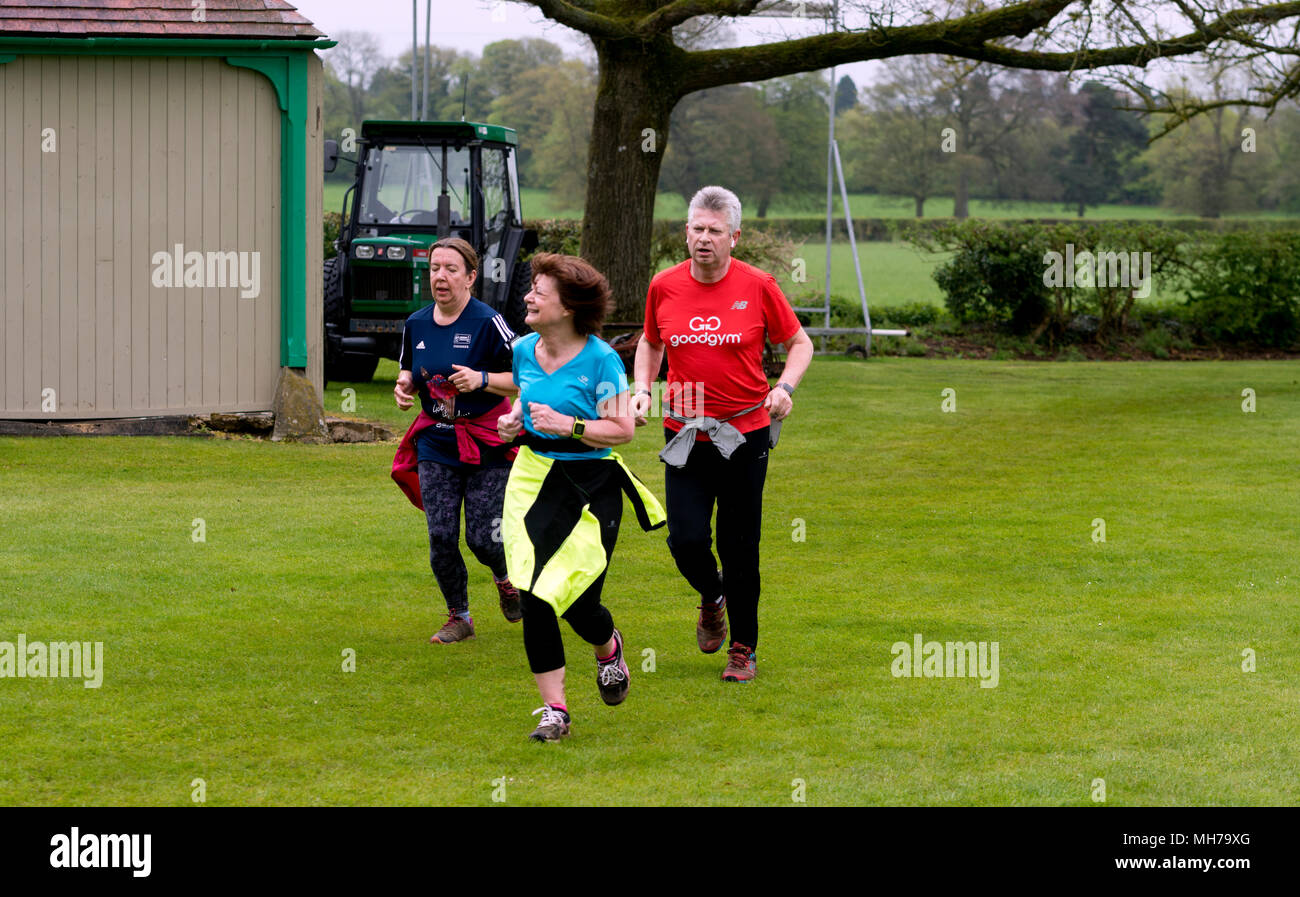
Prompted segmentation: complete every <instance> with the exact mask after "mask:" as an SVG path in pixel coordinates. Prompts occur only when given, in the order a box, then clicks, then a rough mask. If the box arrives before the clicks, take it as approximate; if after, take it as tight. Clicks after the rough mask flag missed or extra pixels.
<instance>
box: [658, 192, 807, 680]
mask: <svg viewBox="0 0 1300 897" xmlns="http://www.w3.org/2000/svg"><path fill="white" fill-rule="evenodd" d="M739 239H740V200H739V199H737V198H736V195H735V194H734V193H732V192H731V191H730V190H726V189H724V188H722V187H705V188H703V189H702V190H700V191H699V192H698V193H696V194H695V196H694V197H693V198H692V199H691V204H690V211H689V217H688V219H687V222H686V248H687V249H688V250H689V252H690V258H689V259H688V260H686V261H684V262H682V263H681V264H680V265H676V266H674V267H672V268H669V269H668V270H666V271H661V272H659V274H657V275H656V276H655V278H654V280H652V281H651V282H650V291H649V293H648V294H647V295H646V309H645V335H644V337H643V338H642V339H641V343H640V345H639V346H638V347H637V353H636V366H635V377H636V384H635V386H634V390H635V393H636V394H635V397H634V398H633V404H632V410H633V413H634V414H635V415H636V418H637V423H638V424H644V423H645V415H646V412H647V411H648V410H649V408H650V404H651V393H650V386H651V384H652V383H653V382H654V378H655V374H656V373H657V372H658V370H659V366H660V364H662V362H663V357H664V352H665V351H666V352H667V353H668V388H667V390H666V394H667V397H666V400H665V409H664V413H665V418H666V419H665V421H664V437H665V439H666V440H668V442H669V446H668V447H667V448H666V449H665V452H664V460H665V462H666V464H667V466H666V467H665V475H664V481H665V494H666V498H667V510H668V548H669V550H670V551H671V552H672V555H673V560H674V561H676V562H677V569H678V570H680V571H681V573H682V576H684V577H685V578H686V581H687V582H688V583H690V585H691V587H692V588H693V589H695V590H696V591H697V592H699V593H700V608H699V610H700V616H699V618H698V619H697V621H696V624H695V635H696V641H697V643H698V644H699V647H700V650H701V651H703V652H704V653H706V654H712V653H714V652H715V651H717V650H718V649H719V648H720V647H721V646H722V642H723V641H724V640H725V639H726V637H727V619H728V617H730V620H731V643H730V648H729V651H728V657H727V667H726V669H725V670H724V671H723V673H722V678H723V680H725V681H728V682H747V681H749V680H751V679H753V678H754V674H755V660H754V658H755V652H756V649H757V647H758V593H759V572H758V563H759V559H758V543H759V538H760V537H761V535H762V523H763V483H764V481H765V479H766V477H767V451H768V448H769V437H770V434H771V426H770V424H771V422H772V421H774V420H775V421H780V420H783V419H784V418H785V417H786V415H788V414H789V413H790V410H791V408H792V407H793V405H794V402H793V399H792V398H791V396H793V395H794V390H795V387H797V386H798V385H799V381H800V379H802V378H803V375H804V372H805V371H807V370H808V364H809V362H811V361H812V354H813V346H812V340H810V339H809V338H808V335H807V334H806V333H804V331H803V328H802V327H801V326H800V325H799V320H798V319H797V318H796V317H795V316H794V312H793V311H791V309H790V304H789V303H788V302H787V301H786V299H785V296H784V295H783V294H782V293H781V288H780V287H778V286H777V284H776V278H774V277H773V276H772V275H771V274H767V273H765V272H763V271H760V270H759V269H758V268H755V267H754V266H752V265H747V264H745V263H744V262H742V261H740V260H739V259H733V258H732V257H731V250H732V249H733V248H734V247H735V245H736V241H737V240H739ZM769 340H770V341H771V342H772V343H779V344H782V345H784V346H785V349H786V363H785V370H784V371H783V372H782V373H781V378H780V381H779V382H778V383H777V385H776V386H775V387H774V388H771V389H769V387H768V384H767V377H766V376H765V375H764V373H763V347H764V344H765V341H769ZM704 418H707V419H708V420H703V419H704ZM683 428H686V429H687V430H688V431H690V430H693V432H686V433H682V432H681V431H682V430H683ZM732 428H734V429H732ZM692 438H693V440H694V442H693V443H692V442H691V441H690V440H691V439H692ZM679 464H680V465H681V466H677V465H679ZM715 502H716V504H717V509H718V558H719V559H720V560H721V561H722V572H721V573H719V572H718V564H717V561H715V560H714V557H713V534H712V530H711V527H710V522H711V520H712V517H713V508H714V504H715Z"/></svg>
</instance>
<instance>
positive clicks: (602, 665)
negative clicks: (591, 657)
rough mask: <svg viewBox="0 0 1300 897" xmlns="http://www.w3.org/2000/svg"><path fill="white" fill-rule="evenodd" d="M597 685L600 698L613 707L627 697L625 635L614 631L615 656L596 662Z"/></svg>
mask: <svg viewBox="0 0 1300 897" xmlns="http://www.w3.org/2000/svg"><path fill="white" fill-rule="evenodd" d="M596 685H597V687H598V688H600V697H601V700H603V701H604V702H605V703H606V704H608V705H609V706H611V707H613V706H614V705H616V704H622V703H623V699H624V698H626V697H627V689H628V675H627V664H626V663H625V662H624V661H623V633H621V632H619V631H618V630H617V629H615V630H614V656H613V657H611V658H610V659H609V660H608V661H604V662H602V661H599V660H597V661H596Z"/></svg>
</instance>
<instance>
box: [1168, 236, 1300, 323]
mask: <svg viewBox="0 0 1300 897" xmlns="http://www.w3.org/2000/svg"><path fill="white" fill-rule="evenodd" d="M1188 306H1189V310H1190V312H1191V318H1192V321H1193V322H1194V323H1195V324H1196V325H1197V327H1198V328H1199V329H1200V331H1201V332H1202V333H1203V334H1205V336H1206V337H1208V338H1209V339H1211V340H1213V341H1215V342H1226V343H1254V344H1258V345H1264V346H1275V347H1278V346H1290V345H1293V344H1295V342H1296V341H1297V338H1298V337H1300V232H1298V231H1292V232H1290V233H1262V234H1251V233H1242V234H1223V235H1221V236H1219V237H1218V239H1217V240H1214V241H1212V242H1207V243H1205V244H1202V246H1201V247H1200V250H1199V251H1198V253H1197V258H1196V264H1195V266H1194V270H1193V272H1192V274H1191V277H1190V279H1189V283H1188Z"/></svg>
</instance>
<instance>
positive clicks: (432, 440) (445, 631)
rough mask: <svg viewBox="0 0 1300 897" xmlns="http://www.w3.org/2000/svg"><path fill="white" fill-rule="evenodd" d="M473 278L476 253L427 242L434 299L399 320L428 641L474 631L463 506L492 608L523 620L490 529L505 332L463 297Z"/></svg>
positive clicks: (507, 363)
mask: <svg viewBox="0 0 1300 897" xmlns="http://www.w3.org/2000/svg"><path fill="white" fill-rule="evenodd" d="M477 274H478V255H477V254H476V253H475V252H474V249H473V247H471V246H470V245H469V243H467V242H466V241H464V240H462V239H460V238H459V237H451V238H448V239H444V240H439V241H438V242H436V243H434V244H433V246H431V247H430V249H429V287H430V289H431V290H432V292H433V300H434V301H433V303H432V304H430V305H427V306H425V307H424V308H422V309H420V310H419V311H417V312H416V313H415V314H413V315H411V316H410V317H409V318H407V319H406V327H405V329H404V330H403V332H402V356H401V359H400V361H399V362H398V366H399V368H400V373H399V374H398V377H397V385H396V386H395V387H394V389H393V395H394V397H395V398H396V400H397V406H398V407H399V408H401V409H403V410H405V409H407V408H410V407H411V406H412V405H413V404H414V403H415V399H416V398H417V397H418V398H419V400H420V406H421V409H422V411H421V415H420V418H419V419H418V420H417V421H416V425H415V426H414V427H413V428H412V429H413V430H414V431H415V441H416V446H417V450H418V459H419V461H418V471H419V477H420V497H421V499H422V502H423V506H424V512H425V516H426V518H427V521H428V525H429V564H430V566H431V567H432V568H433V574H434V577H435V578H436V579H437V581H438V586H439V587H440V588H441V590H442V595H443V598H444V599H445V600H446V602H447V622H446V623H445V624H443V626H442V628H441V629H439V630H438V632H437V633H435V634H434V635H433V637H432V638H431V639H430V641H431V642H433V643H435V644H450V643H451V642H458V641H461V640H462V639H467V638H473V637H474V619H473V618H472V617H471V616H470V614H469V591H468V580H469V576H468V572H467V571H466V569H465V561H464V559H463V558H461V554H460V512H461V506H462V504H463V505H464V508H465V542H466V544H468V545H469V548H470V550H471V551H472V552H473V553H474V556H475V557H476V558H477V559H478V560H479V562H480V563H481V564H483V565H484V566H485V567H488V568H489V569H490V570H491V571H492V578H493V581H494V582H495V583H496V587H497V592H498V599H499V602H500V606H501V612H502V613H503V614H504V615H505V618H506V619H507V620H509V621H510V622H518V621H519V620H520V619H521V618H522V612H521V611H520V609H519V593H518V591H516V590H515V588H514V586H512V585H511V584H510V579H509V577H508V576H507V571H506V561H505V552H504V550H503V549H502V545H501V541H500V537H499V535H498V533H497V532H494V530H496V527H497V521H499V520H500V519H501V503H502V500H503V497H504V495H505V488H506V481H507V479H508V478H509V476H510V457H511V456H513V454H514V452H513V451H511V450H510V447H509V446H506V445H502V444H501V440H500V437H499V436H498V435H497V433H496V419H497V418H498V417H500V416H501V415H502V414H503V413H505V412H507V411H508V410H509V407H510V406H509V402H508V401H507V398H508V397H510V396H513V395H514V394H515V393H516V392H518V390H517V389H516V388H515V384H514V379H513V376H512V375H511V371H510V368H511V352H510V343H511V341H512V340H513V339H514V334H513V333H512V332H511V331H510V328H509V327H507V326H506V322H505V320H504V319H503V318H502V317H501V315H499V314H497V313H496V312H495V311H493V310H492V309H491V308H490V307H489V306H487V305H485V304H484V303H482V302H480V301H479V300H477V299H475V298H474V297H473V296H472V295H470V290H471V288H472V287H473V286H474V279H475V277H476V276H477ZM408 436H409V434H408Z"/></svg>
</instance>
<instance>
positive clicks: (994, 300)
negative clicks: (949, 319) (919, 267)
mask: <svg viewBox="0 0 1300 897" xmlns="http://www.w3.org/2000/svg"><path fill="white" fill-rule="evenodd" d="M909 238H910V239H911V240H912V242H913V243H915V244H916V245H918V246H922V247H924V248H929V249H932V250H939V249H946V250H955V251H956V255H954V256H953V258H952V259H950V260H949V261H948V262H946V263H944V264H942V265H940V266H939V267H938V268H937V269H936V270H935V272H934V280H935V282H936V283H938V284H939V287H940V289H942V290H943V292H944V294H945V299H944V301H945V304H946V305H947V307H948V311H949V312H951V313H952V315H953V317H955V318H956V319H957V320H959V321H961V322H963V323H970V322H976V321H980V322H987V323H994V324H999V325H1004V326H1006V327H1008V328H1009V329H1010V330H1011V331H1012V332H1013V333H1018V334H1024V333H1029V332H1031V331H1033V330H1035V329H1038V328H1041V326H1042V325H1043V323H1044V322H1045V321H1047V320H1048V313H1049V310H1050V308H1051V296H1050V295H1049V292H1048V289H1047V287H1046V286H1045V285H1044V284H1043V256H1044V255H1045V254H1046V252H1047V251H1048V250H1049V249H1050V248H1051V244H1050V243H1049V239H1048V235H1047V233H1046V232H1045V230H1044V229H1043V228H1041V227H1037V226H1035V225H1031V224H1011V225H1008V226H999V225H995V224H990V223H988V222H985V221H967V222H964V223H961V224H950V225H946V226H943V227H939V228H936V229H934V230H933V231H930V232H926V231H922V230H920V229H916V230H912V231H909Z"/></svg>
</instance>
